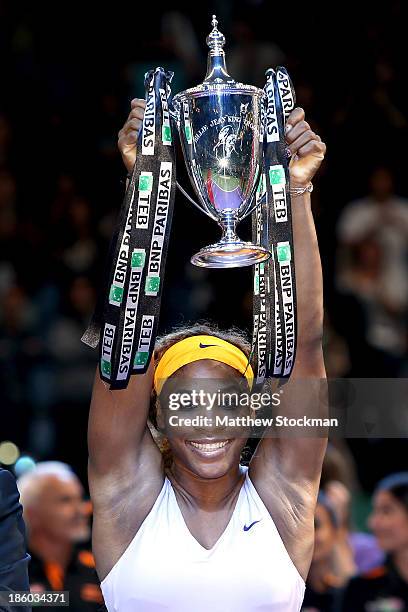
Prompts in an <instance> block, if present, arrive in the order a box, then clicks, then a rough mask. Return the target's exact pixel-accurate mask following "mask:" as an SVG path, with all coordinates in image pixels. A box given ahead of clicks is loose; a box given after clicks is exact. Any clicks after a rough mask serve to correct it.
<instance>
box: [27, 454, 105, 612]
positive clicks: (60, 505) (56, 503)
mask: <svg viewBox="0 0 408 612" xmlns="http://www.w3.org/2000/svg"><path fill="white" fill-rule="evenodd" d="M17 484H18V488H19V490H20V494H21V501H22V504H23V508H24V518H25V521H26V525H27V533H28V549H29V553H30V555H31V563H30V565H29V579H30V587H31V591H32V592H36V593H42V592H44V591H69V597H70V605H69V607H70V609H72V610H75V612H96V610H98V608H99V607H100V605H101V604H102V603H103V597H102V594H101V591H100V588H99V580H98V577H97V575H96V572H95V569H94V568H95V564H94V559H93V556H92V553H91V552H90V551H89V550H88V549H87V547H86V543H87V542H88V541H89V538H90V526H89V509H88V506H87V503H86V502H85V501H84V500H83V488H82V485H81V483H80V481H79V479H78V478H77V476H76V475H75V474H74V472H73V471H72V469H71V468H70V466H68V465H67V464H65V463H60V462H59V461H44V462H40V463H37V465H36V466H35V467H34V468H33V469H32V470H30V471H28V472H26V473H25V474H23V475H22V476H21V477H20V478H19V480H18V483H17ZM84 543H85V544H84ZM36 609H37V610H38V609H41V608H37V607H36ZM45 609H46V608H44V610H45Z"/></svg>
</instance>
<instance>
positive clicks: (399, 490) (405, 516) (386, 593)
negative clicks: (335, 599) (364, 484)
mask: <svg viewBox="0 0 408 612" xmlns="http://www.w3.org/2000/svg"><path fill="white" fill-rule="evenodd" d="M369 524H370V527H371V529H372V531H373V533H374V535H375V536H376V538H377V540H378V543H379V545H380V547H381V548H382V549H383V550H384V552H385V553H386V555H387V556H386V560H385V562H384V564H383V565H380V566H378V567H376V568H374V569H372V570H370V571H368V572H365V573H363V574H361V575H359V576H356V577H355V578H353V579H352V580H351V581H350V583H349V584H348V586H347V587H346V589H345V592H344V595H343V598H342V604H341V608H340V610H341V612H360V611H361V612H364V611H365V610H369V611H371V612H385V611H392V612H407V611H408V472H399V473H397V474H392V475H391V476H387V477H386V478H384V479H383V480H382V481H381V482H380V483H379V484H378V486H377V488H376V490H375V492H374V497H373V511H372V514H371V516H370V519H369Z"/></svg>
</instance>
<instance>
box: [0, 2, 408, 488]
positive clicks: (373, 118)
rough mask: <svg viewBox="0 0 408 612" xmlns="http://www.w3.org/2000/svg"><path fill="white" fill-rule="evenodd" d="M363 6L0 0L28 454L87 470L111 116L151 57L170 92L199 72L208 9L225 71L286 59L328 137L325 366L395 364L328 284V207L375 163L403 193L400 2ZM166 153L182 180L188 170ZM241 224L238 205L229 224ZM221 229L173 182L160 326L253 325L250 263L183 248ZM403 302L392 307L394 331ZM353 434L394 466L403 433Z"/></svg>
mask: <svg viewBox="0 0 408 612" xmlns="http://www.w3.org/2000/svg"><path fill="white" fill-rule="evenodd" d="M367 6H369V9H368V8H367V7H364V6H363V5H362V3H361V4H360V3H356V2H353V3H352V2H342V3H337V4H333V3H325V4H318V3H313V2H309V3H299V4H296V3H286V2H282V3H276V2H267V1H263V0H257V1H256V0H252V1H250V0H246V1H244V0H242V1H241V2H233V1H228V0H221V1H219V2H207V3H202V4H199V3H194V2H191V1H190V2H172V3H171V4H170V5H169V4H168V3H163V2H159V1H156V2H154V3H153V2H144V3H137V2H134V3H126V2H115V3H109V4H108V5H104V4H102V3H97V4H96V3H95V4H93V3H92V4H91V3H85V2H82V3H75V2H74V3H73V2H70V3H62V4H61V3H53V4H48V3H34V2H31V3H24V2H23V3H21V2H19V3H7V2H1V3H0V45H1V46H0V62H1V66H0V68H1V70H0V84H1V85H0V91H1V94H0V317H1V327H0V362H1V365H0V401H1V425H0V427H1V430H0V443H1V441H3V440H12V441H13V442H14V443H16V444H17V446H18V447H19V449H20V451H21V452H22V453H26V454H29V455H30V456H32V457H33V458H34V459H35V460H43V459H58V460H61V461H66V462H68V463H70V464H71V465H72V466H73V467H74V469H75V470H76V471H77V473H78V474H79V475H80V477H81V479H82V480H83V481H84V482H85V481H86V458H87V453H86V426H87V415H88V406H89V399H90V393H91V385H92V376H93V372H94V368H95V364H96V360H97V355H96V352H93V351H92V350H90V349H89V348H87V347H85V346H83V345H81V343H80V341H79V339H80V336H81V334H82V332H83V331H84V329H85V327H86V325H87V323H88V320H89V318H90V315H91V313H92V310H93V306H94V301H95V295H96V293H97V289H98V284H99V279H100V274H101V271H102V269H103V264H104V258H105V255H106V252H107V247H108V242H109V237H110V234H111V231H112V227H113V223H114V220H115V214H116V212H117V210H118V207H119V205H120V202H121V200H122V198H123V194H124V179H125V175H126V172H125V169H124V167H123V165H122V162H121V158H120V155H119V153H118V151H117V147H116V141H117V133H118V131H119V129H120V128H121V127H122V125H123V123H124V121H125V119H126V118H127V115H128V112H129V104H130V100H131V99H132V98H133V97H136V96H138V97H143V96H144V93H143V75H144V72H145V71H146V70H148V69H150V68H153V67H155V66H157V65H162V66H163V67H164V68H168V69H172V70H174V72H175V78H174V81H173V93H176V92H177V91H179V90H180V89H183V88H185V87H187V86H191V85H195V84H197V83H199V82H201V81H202V79H203V77H204V74H205V62H206V46H205V37H206V36H207V34H208V33H209V31H210V21H211V15H212V13H213V12H216V14H217V16H218V19H219V27H220V29H221V31H222V32H223V33H224V34H225V35H226V37H227V45H226V52H227V66H229V67H230V72H231V73H232V76H234V77H235V78H237V80H242V81H243V82H248V83H251V84H255V85H258V86H261V87H262V86H263V85H264V77H263V73H264V70H266V69H267V68H268V67H269V66H276V65H279V64H283V65H285V66H286V68H287V69H288V71H289V73H290V74H291V76H292V80H293V82H294V85H295V88H296V91H297V96H298V104H299V105H300V106H302V107H303V108H304V109H305V111H306V117H307V120H308V121H309V122H310V123H311V125H312V127H313V129H314V130H315V131H317V132H318V133H319V134H320V135H321V137H322V139H323V140H324V141H325V142H326V144H327V148H328V152H327V157H326V161H325V162H324V166H323V167H322V169H321V170H320V172H319V175H318V177H316V178H315V181H314V185H315V190H314V193H313V210H314V214H315V222H316V226H317V230H318V237H319V244H320V249H321V257H322V263H323V271H324V281H325V304H326V321H325V342H324V344H325V353H326V363H327V371H328V375H329V376H355V377H359V376H366V377H367V376H368V377H371V376H374V377H381V376H383V377H386V376H405V375H406V371H407V353H406V350H403V351H402V352H400V353H399V354H398V355H397V356H395V354H393V355H389V354H387V350H386V349H384V350H382V349H380V351H379V350H378V347H377V349H376V350H372V347H370V346H369V343H368V342H367V335H366V333H365V332H366V327H367V316H366V315H367V313H366V312H365V310H364V304H362V303H359V300H358V296H357V297H356V296H350V295H345V294H344V292H342V291H339V288H338V285H337V275H338V261H339V244H338V240H337V234H336V224H337V220H338V218H339V215H340V214H341V211H342V210H343V208H344V207H345V205H346V204H347V203H348V202H350V201H351V200H354V199H356V198H360V197H362V196H365V195H367V193H368V191H369V179H370V176H371V175H372V173H373V172H374V171H375V169H376V168H377V167H378V166H384V165H385V166H386V167H387V168H388V169H389V170H390V171H391V173H392V175H393V177H394V180H395V192H396V193H398V194H399V195H400V196H402V197H407V196H408V184H407V180H406V140H407V128H408V118H407V110H406V109H407V88H406V83H405V81H406V53H405V44H404V43H405V37H406V23H407V8H406V5H405V3H404V2H402V1H401V2H398V1H389V2H386V3H381V4H380V3H378V4H376V3H370V4H369V5H368V4H367ZM230 60H231V62H230ZM231 63H232V65H233V66H234V67H235V72H233V70H232V65H231ZM179 161H180V163H179V164H178V173H179V180H180V181H181V182H183V184H184V185H185V186H186V185H187V186H188V183H187V178H186V176H185V172H184V171H183V164H182V161H181V159H180V160H179ZM188 189H190V187H189V186H188ZM407 206H408V204H407ZM247 230H248V223H245V222H244V223H243V224H242V226H241V228H240V234H241V235H243V236H245V232H246V231H247ZM217 232H218V229H217V227H216V226H215V224H214V223H213V222H212V221H211V220H209V219H207V218H206V217H205V216H204V215H200V213H199V212H198V211H196V210H195V209H194V208H193V207H192V206H191V205H190V204H188V203H187V202H186V201H185V200H184V198H183V197H182V196H181V195H178V196H177V199H176V206H175V216H174V221H173V230H172V236H171V244H170V249H169V256H168V265H167V268H166V281H165V288H164V295H163V301H162V318H161V330H162V331H166V330H169V329H171V327H172V326H173V325H174V324H180V323H182V322H189V321H196V320H197V319H202V318H208V319H210V320H213V321H216V322H218V323H219V324H220V326H222V327H225V326H229V325H232V324H235V325H238V326H240V327H242V328H243V329H246V330H247V331H248V332H250V330H251V293H250V289H251V271H250V269H239V270H211V271H204V270H200V269H196V268H194V267H193V266H192V265H191V264H190V263H189V259H190V256H191V255H192V253H193V252H195V251H197V250H198V249H199V248H200V247H201V246H204V245H205V244H209V243H210V242H213V241H214V240H215V239H216V237H217ZM406 314H407V313H406V310H404V309H403V310H402V311H401V310H400V311H399V312H398V321H399V323H401V322H402V327H401V329H402V330H403V331H402V333H403V334H405V333H406V332H405V329H406V328H405V323H406V318H407V317H406ZM404 342H406V338H405V339H404ZM350 446H351V448H352V451H353V453H354V454H355V455H356V457H357V459H358V473H359V477H360V481H361V484H362V486H363V488H364V489H366V490H367V491H370V490H371V488H372V486H373V484H374V482H375V481H376V480H377V479H378V478H379V477H380V476H382V475H384V474H386V473H389V472H390V471H394V470H397V469H407V459H406V457H407V455H408V454H407V452H406V441H405V440H400V441H388V442H387V441H382V440H371V441H355V440H354V441H352V442H351V444H350Z"/></svg>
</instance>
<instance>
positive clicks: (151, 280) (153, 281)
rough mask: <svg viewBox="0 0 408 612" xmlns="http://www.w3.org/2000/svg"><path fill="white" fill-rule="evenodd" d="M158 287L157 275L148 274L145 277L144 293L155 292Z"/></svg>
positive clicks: (158, 278) (158, 279)
mask: <svg viewBox="0 0 408 612" xmlns="http://www.w3.org/2000/svg"><path fill="white" fill-rule="evenodd" d="M159 287H160V277H159V276H148V277H147V278H146V287H145V290H146V293H157V292H158V291H159Z"/></svg>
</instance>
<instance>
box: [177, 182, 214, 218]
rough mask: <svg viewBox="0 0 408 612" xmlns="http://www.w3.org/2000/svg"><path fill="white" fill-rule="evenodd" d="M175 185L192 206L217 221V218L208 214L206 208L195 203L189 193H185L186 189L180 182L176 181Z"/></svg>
mask: <svg viewBox="0 0 408 612" xmlns="http://www.w3.org/2000/svg"><path fill="white" fill-rule="evenodd" d="M176 185H177V187H178V188H179V190H180V191H181V193H182V194H183V196H184V197H185V198H187V200H188V201H189V202H191V203H192V204H194V206H195V207H196V208H198V210H199V211H200V212H202V213H205V214H206V215H208V216H209V217H210V218H211V219H214V221H217V222H218V218H217V217H216V216H215V215H212V214H210V213H209V212H208V210H204V208H202V207H201V206H200V205H199V204H197V202H195V201H194V200H193V198H192V197H191V196H190V195H189V194H188V193H187V191H186V190H185V189H183V187H182V186H181V185H180V183H179V182H178V181H176Z"/></svg>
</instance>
